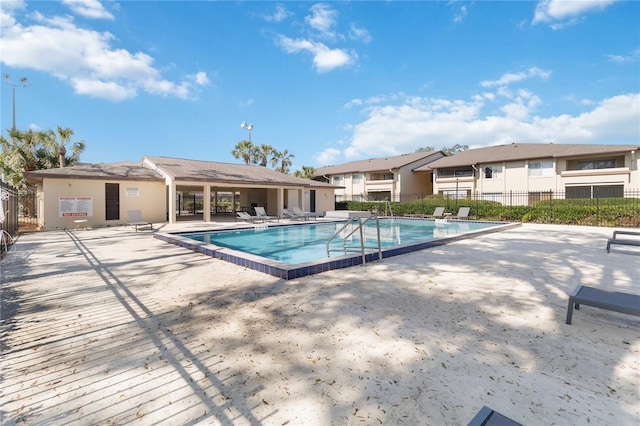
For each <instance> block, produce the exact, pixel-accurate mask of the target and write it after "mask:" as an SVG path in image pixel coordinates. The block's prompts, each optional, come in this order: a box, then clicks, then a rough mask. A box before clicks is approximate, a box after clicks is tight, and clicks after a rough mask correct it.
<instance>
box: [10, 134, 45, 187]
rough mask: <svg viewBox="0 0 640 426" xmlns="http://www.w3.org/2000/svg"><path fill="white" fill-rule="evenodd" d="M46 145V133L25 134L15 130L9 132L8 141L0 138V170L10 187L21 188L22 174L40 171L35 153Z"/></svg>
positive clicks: (22, 182)
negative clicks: (0, 149)
mask: <svg viewBox="0 0 640 426" xmlns="http://www.w3.org/2000/svg"><path fill="white" fill-rule="evenodd" d="M45 145H47V133H45V132H34V131H33V130H31V129H29V130H28V131H26V132H23V131H21V130H17V129H11V130H10V131H9V139H6V138H5V137H4V136H0V147H1V148H2V151H1V152H0V169H1V170H2V172H3V173H4V174H5V175H6V176H7V178H8V180H9V181H10V182H11V184H12V185H14V186H16V187H21V186H23V185H24V184H25V183H26V182H25V180H24V176H23V174H24V172H28V171H33V170H38V169H40V162H39V159H38V156H37V154H36V152H37V151H38V150H39V149H41V148H42V147H43V146H45Z"/></svg>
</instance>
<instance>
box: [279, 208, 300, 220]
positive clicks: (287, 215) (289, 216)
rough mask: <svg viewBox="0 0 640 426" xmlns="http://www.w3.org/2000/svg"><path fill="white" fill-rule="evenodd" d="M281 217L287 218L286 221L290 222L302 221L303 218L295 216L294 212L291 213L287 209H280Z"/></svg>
mask: <svg viewBox="0 0 640 426" xmlns="http://www.w3.org/2000/svg"><path fill="white" fill-rule="evenodd" d="M282 215H283V216H284V217H285V218H287V219H291V220H300V219H304V217H302V216H298V215H297V214H295V213H294V212H292V211H291V210H289V209H282Z"/></svg>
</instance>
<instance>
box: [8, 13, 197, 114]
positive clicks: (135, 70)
mask: <svg viewBox="0 0 640 426" xmlns="http://www.w3.org/2000/svg"><path fill="white" fill-rule="evenodd" d="M83 4H86V3H83ZM2 10H3V12H2V13H3V15H4V14H5V13H6V12H7V10H10V12H9V16H11V17H12V19H8V20H5V19H3V20H2V45H1V46H0V49H1V53H2V55H1V61H2V63H3V64H5V65H6V66H10V67H20V68H31V69H35V70H40V71H44V72H48V73H51V74H52V75H54V76H56V77H57V78H59V79H60V80H62V81H66V82H68V83H69V84H70V85H71V86H72V87H73V88H74V90H75V91H76V93H78V94H82V95H90V96H94V97H99V98H103V99H109V100H114V101H119V100H123V99H127V98H132V97H135V96H136V95H137V93H138V91H139V90H143V91H146V92H148V93H152V94H158V95H161V96H176V97H179V98H184V99H186V98H190V97H192V96H193V92H194V89H195V88H197V87H202V86H206V85H208V84H209V79H208V77H207V75H206V73H204V72H198V73H196V74H193V75H191V76H185V77H184V79H183V81H181V82H172V81H169V80H166V79H164V78H163V77H162V75H161V73H160V71H159V70H158V69H157V68H156V67H155V66H154V59H153V57H151V56H150V55H148V54H146V53H144V52H136V53H132V52H129V51H127V50H126V49H117V48H114V47H112V42H113V41H114V39H115V37H114V36H113V35H112V34H111V33H109V32H98V31H94V30H91V29H86V28H81V27H78V26H77V25H76V24H75V22H74V21H73V18H71V17H69V16H65V17H60V16H55V17H52V18H50V17H46V16H44V15H42V14H40V13H39V12H34V13H33V14H32V15H31V17H32V19H33V20H34V21H35V23H34V24H33V25H23V24H22V23H19V22H17V21H16V20H15V19H13V15H12V14H11V11H13V10H16V9H6V8H4V7H3V9H2Z"/></svg>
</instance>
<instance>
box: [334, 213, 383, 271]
mask: <svg viewBox="0 0 640 426" xmlns="http://www.w3.org/2000/svg"><path fill="white" fill-rule="evenodd" d="M372 219H375V221H376V235H377V241H378V245H377V247H372V246H366V245H365V244H364V243H365V240H364V225H366V224H367V222H369V221H370V220H372ZM354 222H357V223H356V226H355V227H354V229H352V230H351V231H350V232H349V233H348V234H346V235H345V236H344V237H342V248H341V249H340V248H334V249H332V248H331V247H330V245H331V241H332V240H333V239H335V238H336V237H337V236H339V235H340V234H341V233H342V232H343V231H345V230H346V229H347V227H348V226H349V225H351V224H353V223H354ZM358 231H360V248H359V249H358V248H355V247H352V248H350V247H347V239H348V238H349V237H350V236H352V235H353V234H354V233H356V232H358ZM367 249H371V250H375V249H377V250H378V260H382V247H381V245H380V221H379V220H378V216H377V215H374V214H372V215H370V216H368V217H362V216H355V217H350V218H349V220H348V221H347V222H346V223H345V224H344V225H342V227H340V229H338V230H337V231H336V232H334V234H333V235H332V236H331V237H329V239H328V240H327V257H331V252H332V251H334V252H336V251H340V252H342V253H344V254H347V253H358V252H359V253H361V254H362V264H363V265H364V264H365V263H366V250H367Z"/></svg>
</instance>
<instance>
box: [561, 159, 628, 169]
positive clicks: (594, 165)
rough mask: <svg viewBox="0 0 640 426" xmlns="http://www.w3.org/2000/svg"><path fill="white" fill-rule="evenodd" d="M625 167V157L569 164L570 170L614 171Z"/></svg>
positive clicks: (574, 161)
mask: <svg viewBox="0 0 640 426" xmlns="http://www.w3.org/2000/svg"><path fill="white" fill-rule="evenodd" d="M618 164H620V167H622V165H624V157H614V158H599V159H591V160H573V161H569V162H567V169H568V170H598V169H614V168H616V167H618Z"/></svg>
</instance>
